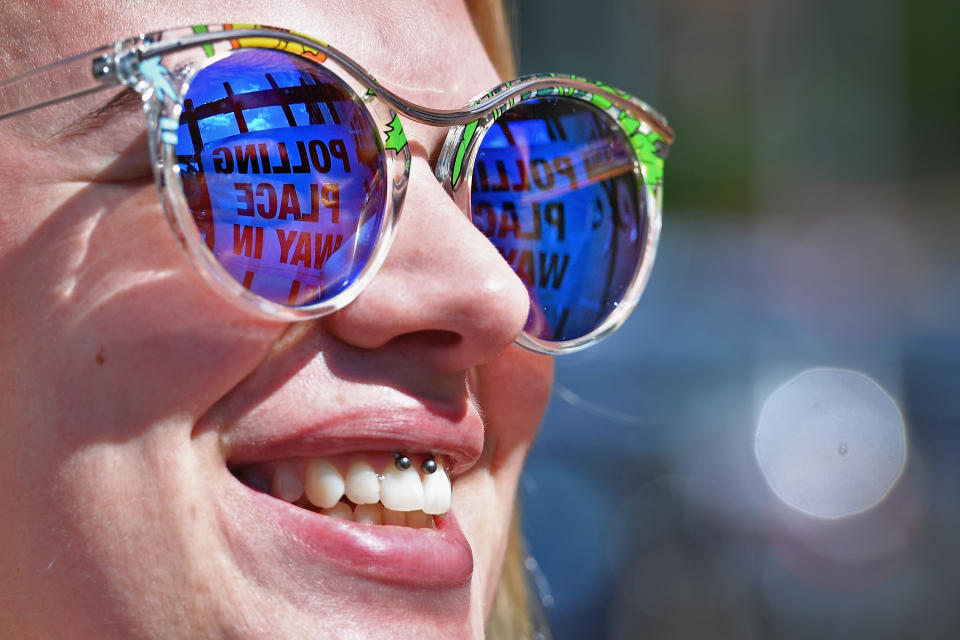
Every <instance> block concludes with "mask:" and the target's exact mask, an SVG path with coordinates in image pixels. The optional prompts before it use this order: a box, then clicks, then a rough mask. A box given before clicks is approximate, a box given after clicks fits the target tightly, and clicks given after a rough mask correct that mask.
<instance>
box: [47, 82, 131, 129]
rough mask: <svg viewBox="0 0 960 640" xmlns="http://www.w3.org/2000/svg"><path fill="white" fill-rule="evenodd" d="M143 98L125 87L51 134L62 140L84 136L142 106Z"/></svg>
mask: <svg viewBox="0 0 960 640" xmlns="http://www.w3.org/2000/svg"><path fill="white" fill-rule="evenodd" d="M142 104H143V100H142V98H141V97H140V94H138V93H137V92H136V91H134V90H133V89H130V88H126V89H124V90H123V91H121V92H119V93H117V94H115V95H113V96H112V97H111V98H110V99H109V100H107V101H106V102H104V103H103V104H101V105H100V106H98V107H96V108H94V109H92V110H91V111H88V112H87V113H85V114H83V115H82V116H80V117H79V118H77V119H76V120H74V121H73V122H71V123H70V124H68V125H67V126H65V127H64V128H63V129H60V130H59V131H57V132H56V133H54V134H53V136H51V137H52V138H53V139H55V140H64V139H67V138H75V137H79V136H84V135H86V134H88V133H91V132H93V131H96V130H97V129H100V128H102V127H104V126H106V125H107V124H108V123H109V122H110V121H111V120H113V119H115V118H116V117H117V116H119V115H121V114H125V113H129V112H130V111H132V110H134V109H136V110H139V109H141V108H142Z"/></svg>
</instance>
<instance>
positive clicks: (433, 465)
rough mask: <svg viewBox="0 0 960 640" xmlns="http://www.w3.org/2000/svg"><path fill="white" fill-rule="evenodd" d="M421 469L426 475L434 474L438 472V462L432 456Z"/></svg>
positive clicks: (424, 462)
mask: <svg viewBox="0 0 960 640" xmlns="http://www.w3.org/2000/svg"><path fill="white" fill-rule="evenodd" d="M420 469H422V470H423V472H424V473H433V472H434V471H436V470H437V461H436V460H434V459H433V456H430V457H429V458H427V459H426V460H424V461H423V464H421V465H420Z"/></svg>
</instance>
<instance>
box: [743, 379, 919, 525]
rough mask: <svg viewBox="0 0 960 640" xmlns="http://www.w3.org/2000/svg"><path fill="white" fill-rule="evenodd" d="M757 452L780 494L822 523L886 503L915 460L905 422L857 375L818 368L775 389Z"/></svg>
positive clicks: (874, 387) (761, 425)
mask: <svg viewBox="0 0 960 640" xmlns="http://www.w3.org/2000/svg"><path fill="white" fill-rule="evenodd" d="M755 453H756V457H757V462H758V463H759V465H760V469H761V471H762V472H763V475H764V478H765V479H766V481H767V483H768V485H769V486H770V488H771V489H772V490H773V492H774V493H775V494H776V495H777V496H778V497H779V498H780V499H781V500H783V502H784V503H786V504H787V505H789V506H790V507H792V508H794V509H797V510H799V511H802V512H804V513H807V514H809V515H812V516H816V517H821V518H840V517H844V516H848V515H852V514H855V513H859V512H861V511H864V510H866V509H869V508H871V507H873V506H875V505H876V504H877V503H879V502H880V501H882V500H883V499H884V498H885V497H886V495H887V494H888V493H889V492H890V489H891V488H892V487H893V486H894V484H895V483H896V481H897V479H898V478H899V477H900V474H901V473H902V472H903V468H904V466H905V465H906V460H907V438H906V433H905V430H904V424H903V417H902V416H901V414H900V410H899V409H898V408H897V405H896V403H894V401H893V399H892V398H891V397H890V396H889V395H888V394H887V393H886V392H885V391H884V390H883V389H882V388H881V387H880V385H878V384H877V383H876V382H874V381H873V380H871V379H870V378H868V377H867V376H865V375H863V374H862V373H859V372H856V371H849V370H843V369H811V370H809V371H805V372H803V373H801V374H799V375H798V376H796V377H795V378H793V379H791V380H790V381H788V382H787V383H785V384H784V385H783V386H781V387H780V388H778V389H777V390H776V391H774V392H773V393H772V394H771V395H770V397H769V398H768V399H767V401H766V403H765V404H764V407H763V410H762V412H761V414H760V420H759V422H758V424H757V430H756V440H755Z"/></svg>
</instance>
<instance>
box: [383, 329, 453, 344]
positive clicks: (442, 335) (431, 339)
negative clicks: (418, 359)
mask: <svg viewBox="0 0 960 640" xmlns="http://www.w3.org/2000/svg"><path fill="white" fill-rule="evenodd" d="M462 341H463V337H462V336H461V335H460V334H459V333H457V332H455V331H445V330H443V329H422V330H420V331H411V332H408V333H404V334H403V335H400V336H397V337H396V338H394V339H393V340H392V342H393V343H394V344H396V345H399V346H407V345H410V346H413V345H424V344H429V345H431V346H434V347H455V346H457V345H459V344H460V343H461V342H462Z"/></svg>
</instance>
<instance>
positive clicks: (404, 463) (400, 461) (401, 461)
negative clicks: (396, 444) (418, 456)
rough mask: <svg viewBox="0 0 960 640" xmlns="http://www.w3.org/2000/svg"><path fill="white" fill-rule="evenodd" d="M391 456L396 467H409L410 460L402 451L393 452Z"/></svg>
mask: <svg viewBox="0 0 960 640" xmlns="http://www.w3.org/2000/svg"><path fill="white" fill-rule="evenodd" d="M393 457H394V460H393V461H394V463H395V464H396V465H397V469H401V470H403V469H409V468H410V465H411V464H412V462H411V461H410V458H408V457H407V456H405V455H403V454H402V453H394V454H393Z"/></svg>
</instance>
